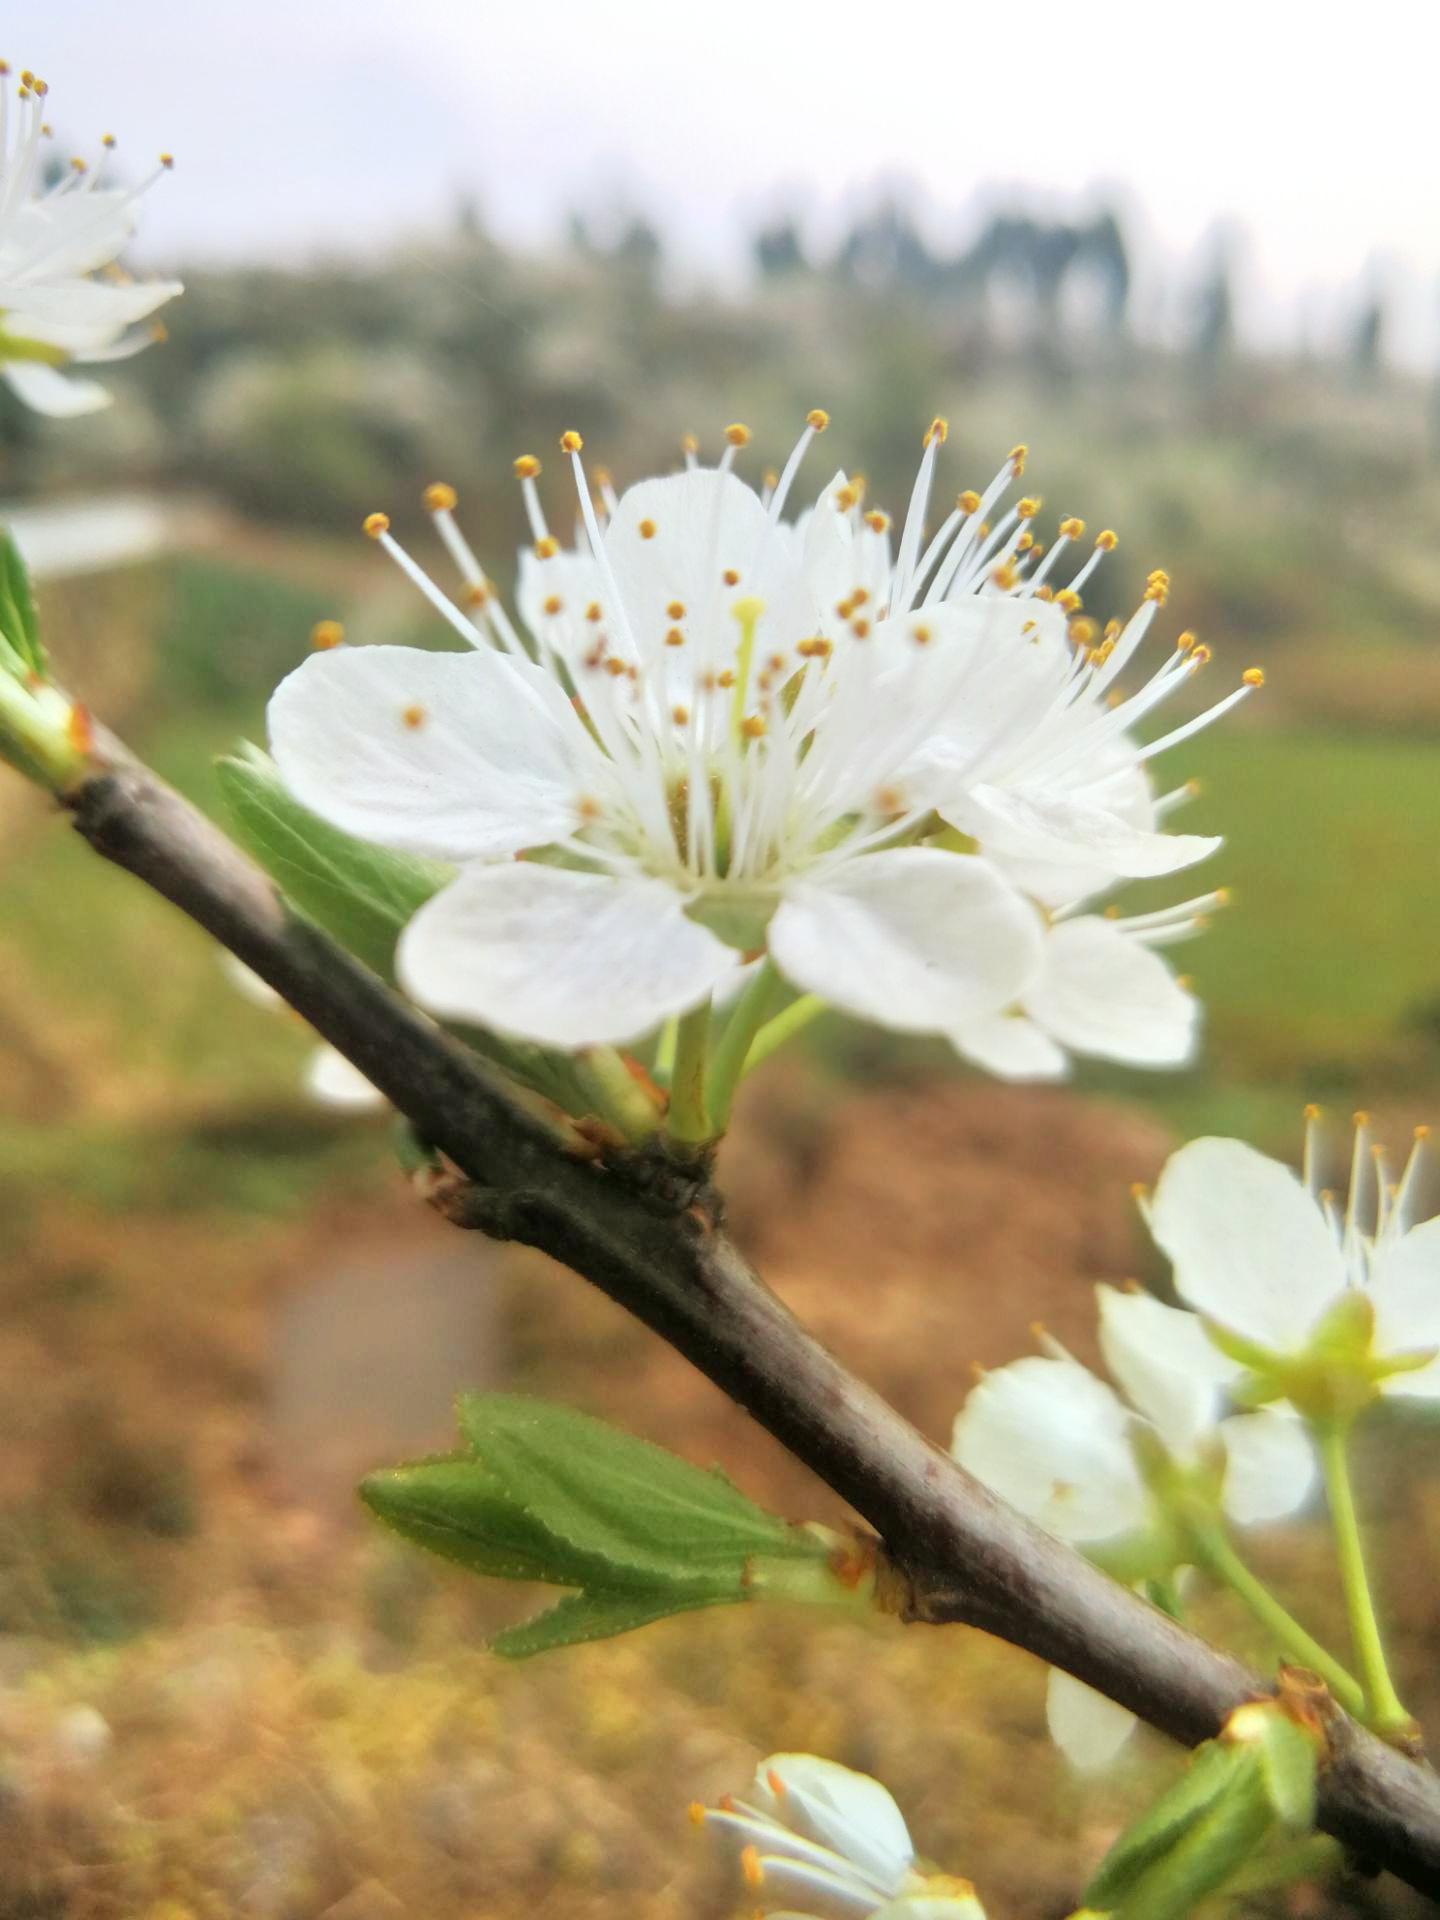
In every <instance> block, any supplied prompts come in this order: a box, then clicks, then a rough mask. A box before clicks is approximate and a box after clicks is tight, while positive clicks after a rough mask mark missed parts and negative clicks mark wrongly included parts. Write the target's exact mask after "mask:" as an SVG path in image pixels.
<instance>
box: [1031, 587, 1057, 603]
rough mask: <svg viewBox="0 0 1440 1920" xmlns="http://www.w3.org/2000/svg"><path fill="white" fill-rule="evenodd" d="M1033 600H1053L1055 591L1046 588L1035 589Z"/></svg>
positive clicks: (1051, 588)
mask: <svg viewBox="0 0 1440 1920" xmlns="http://www.w3.org/2000/svg"><path fill="white" fill-rule="evenodd" d="M1035 598H1036V599H1037V600H1053V599H1054V598H1055V589H1054V588H1053V587H1046V586H1039V587H1036V589H1035Z"/></svg>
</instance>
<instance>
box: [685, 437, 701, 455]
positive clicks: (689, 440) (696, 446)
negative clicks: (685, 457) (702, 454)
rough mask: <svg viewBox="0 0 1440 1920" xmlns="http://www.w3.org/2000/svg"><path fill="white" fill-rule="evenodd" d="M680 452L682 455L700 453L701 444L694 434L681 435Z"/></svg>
mask: <svg viewBox="0 0 1440 1920" xmlns="http://www.w3.org/2000/svg"><path fill="white" fill-rule="evenodd" d="M680 451H681V452H682V453H698V452H699V451H700V442H699V441H698V440H697V439H696V438H695V436H694V434H693V433H682V434H681V436H680Z"/></svg>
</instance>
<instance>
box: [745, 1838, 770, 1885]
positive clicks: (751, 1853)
mask: <svg viewBox="0 0 1440 1920" xmlns="http://www.w3.org/2000/svg"><path fill="white" fill-rule="evenodd" d="M740 1873H741V1876H742V1877H743V1879H744V1881H745V1884H746V1886H747V1887H762V1886H764V1884H765V1869H764V1867H762V1866H761V1864H760V1849H759V1848H758V1847H755V1846H749V1847H745V1848H742V1850H741V1853H740Z"/></svg>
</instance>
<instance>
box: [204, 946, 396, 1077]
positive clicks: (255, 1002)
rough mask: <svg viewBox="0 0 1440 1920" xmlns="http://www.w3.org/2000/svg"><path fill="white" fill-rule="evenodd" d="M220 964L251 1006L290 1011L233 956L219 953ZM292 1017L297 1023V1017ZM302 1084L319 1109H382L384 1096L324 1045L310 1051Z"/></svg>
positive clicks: (232, 983)
mask: <svg viewBox="0 0 1440 1920" xmlns="http://www.w3.org/2000/svg"><path fill="white" fill-rule="evenodd" d="M220 964H221V966H222V967H223V968H224V970H225V977H226V978H227V979H228V980H229V982H230V984H231V986H233V987H234V988H235V989H236V991H237V992H238V993H240V994H241V995H242V996H243V997H244V998H245V999H246V1000H248V1001H249V1002H250V1003H251V1005H252V1006H256V1007H264V1008H266V1009H267V1011H269V1012H273V1013H281V1012H286V1013H288V1012H289V1011H290V1009H289V1008H288V1007H287V1006H286V1004H285V1002H284V1001H283V1000H282V999H281V998H280V995H279V994H278V993H276V991H275V989H274V988H273V987H272V986H271V985H270V984H269V982H268V981H265V980H262V979H261V978H260V976H259V974H258V973H256V972H255V970H254V968H253V967H247V966H246V965H245V963H244V961H243V960H237V959H236V958H235V956H234V954H233V953H222V954H221V956H220ZM295 1017H296V1018H297V1019H299V1015H298V1014H297V1015H296V1016H295ZM301 1084H302V1085H303V1087H304V1089H305V1091H306V1092H307V1093H308V1094H309V1095H310V1097H311V1099H312V1100H316V1101H318V1102H319V1103H320V1105H321V1106H322V1107H336V1108H339V1109H340V1110H342V1111H344V1112H350V1113H365V1112H369V1111H371V1110H372V1109H374V1108H376V1107H383V1106H384V1105H385V1096H384V1094H383V1093H381V1092H380V1090H379V1088H378V1087H376V1086H373V1085H372V1084H371V1082H370V1081H368V1080H367V1079H366V1078H365V1076H364V1074H363V1073H361V1071H360V1069H359V1068H358V1067H357V1066H353V1065H352V1064H351V1063H350V1061H348V1060H347V1059H346V1058H345V1056H344V1054H343V1053H341V1052H340V1051H339V1050H338V1049H337V1048H335V1047H332V1046H330V1045H329V1044H328V1043H327V1042H324V1041H322V1042H321V1044H320V1045H319V1046H318V1047H314V1048H312V1049H311V1052H310V1054H309V1057H308V1058H307V1059H306V1062H305V1071H304V1073H303V1075H302V1076H301Z"/></svg>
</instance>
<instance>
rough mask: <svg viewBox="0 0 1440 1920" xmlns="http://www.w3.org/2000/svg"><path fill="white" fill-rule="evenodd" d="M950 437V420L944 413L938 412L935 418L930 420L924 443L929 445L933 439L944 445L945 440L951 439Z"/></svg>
mask: <svg viewBox="0 0 1440 1920" xmlns="http://www.w3.org/2000/svg"><path fill="white" fill-rule="evenodd" d="M949 437H950V422H949V421H948V420H946V419H945V418H944V417H943V416H942V415H940V414H938V413H937V414H936V416H935V418H934V419H933V420H932V421H931V422H930V424H929V426H928V427H927V428H926V429H925V441H924V444H925V445H926V446H927V447H928V446H929V445H930V443H931V441H932V440H933V441H934V442H935V443H936V444H937V445H938V446H942V447H943V446H944V444H945V442H946V441H947V440H948V439H949Z"/></svg>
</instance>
